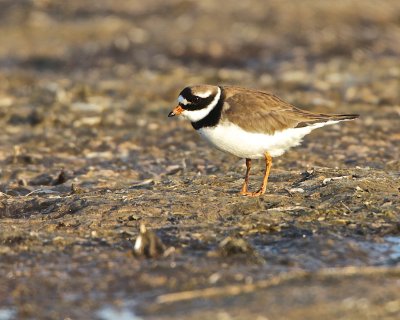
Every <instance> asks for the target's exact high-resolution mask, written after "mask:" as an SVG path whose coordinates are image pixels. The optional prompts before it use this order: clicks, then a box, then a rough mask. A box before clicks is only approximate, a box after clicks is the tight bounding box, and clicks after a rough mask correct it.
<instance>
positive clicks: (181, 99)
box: [178, 96, 189, 106]
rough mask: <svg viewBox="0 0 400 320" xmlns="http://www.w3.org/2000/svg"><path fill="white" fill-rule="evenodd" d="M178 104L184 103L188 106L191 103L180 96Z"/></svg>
mask: <svg viewBox="0 0 400 320" xmlns="http://www.w3.org/2000/svg"><path fill="white" fill-rule="evenodd" d="M178 102H179V103H182V104H183V105H184V106H186V105H187V104H188V103H189V101H187V100H186V99H185V98H184V97H182V96H179V97H178Z"/></svg>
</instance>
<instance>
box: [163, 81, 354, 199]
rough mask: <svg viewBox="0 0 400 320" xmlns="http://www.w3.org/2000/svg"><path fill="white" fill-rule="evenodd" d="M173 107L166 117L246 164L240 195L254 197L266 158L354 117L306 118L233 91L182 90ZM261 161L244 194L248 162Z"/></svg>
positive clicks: (273, 99) (278, 103) (262, 96)
mask: <svg viewBox="0 0 400 320" xmlns="http://www.w3.org/2000/svg"><path fill="white" fill-rule="evenodd" d="M178 103H179V104H178V106H177V107H175V108H174V109H173V110H172V111H171V112H170V113H169V115H168V117H173V116H177V115H182V116H184V117H185V118H187V119H189V121H190V122H191V123H192V126H193V128H194V129H195V130H196V131H197V132H198V133H199V134H200V135H201V136H202V137H203V138H204V139H206V140H207V141H208V142H210V143H211V144H212V145H214V146H215V147H216V148H218V149H219V150H222V151H225V152H228V153H231V154H233V155H235V156H238V157H240V158H244V159H246V168H247V170H246V176H245V178H244V184H243V187H242V190H241V191H240V193H241V194H242V195H246V196H252V197H256V196H260V195H262V194H264V193H265V189H266V188H267V183H268V176H269V172H270V170H271V166H272V157H277V156H280V155H282V154H283V153H284V152H285V151H286V150H288V149H289V148H291V147H294V146H297V145H299V144H300V143H301V140H302V138H303V137H304V136H305V135H307V134H309V133H310V132H311V131H312V130H314V129H317V128H321V127H323V126H326V125H329V124H334V123H338V122H339V121H346V120H353V119H356V118H358V117H359V116H358V115H357V114H323V113H312V112H309V111H305V110H301V109H298V108H296V107H295V106H292V105H291V104H290V103H287V102H285V101H283V100H282V99H280V98H278V97H277V96H274V95H272V94H269V93H266V92H263V91H258V90H254V89H247V88H241V87H234V86H212V85H195V86H191V87H186V88H185V89H183V90H182V91H181V93H180V94H179V97H178ZM260 158H264V159H265V173H264V178H263V182H262V184H261V187H260V189H259V190H258V191H256V192H249V191H248V183H249V173H250V167H251V160H252V159H260Z"/></svg>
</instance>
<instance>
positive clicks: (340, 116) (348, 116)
mask: <svg viewBox="0 0 400 320" xmlns="http://www.w3.org/2000/svg"><path fill="white" fill-rule="evenodd" d="M329 116H330V117H329V120H336V121H343V120H354V119H357V118H359V117H360V115H358V114H332V115H329Z"/></svg>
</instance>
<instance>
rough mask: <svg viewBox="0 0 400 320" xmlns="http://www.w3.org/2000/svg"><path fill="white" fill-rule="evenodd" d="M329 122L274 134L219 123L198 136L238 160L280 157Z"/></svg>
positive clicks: (202, 129)
mask: <svg viewBox="0 0 400 320" xmlns="http://www.w3.org/2000/svg"><path fill="white" fill-rule="evenodd" d="M332 123H336V121H329V122H326V123H318V124H314V125H311V126H308V127H304V128H290V129H286V130H283V131H278V132H275V133H274V134H272V135H270V134H263V133H252V132H247V131H245V130H243V129H242V128H240V127H239V126H237V125H235V124H232V123H220V124H218V125H217V126H215V127H204V128H201V129H199V130H198V132H199V134H200V135H201V136H202V137H203V138H204V139H206V140H207V141H209V142H210V143H211V144H212V145H214V146H215V147H216V148H218V149H220V150H222V151H225V152H228V153H231V154H234V155H235V156H238V157H240V158H249V159H259V158H263V157H264V154H265V152H268V153H269V154H270V155H271V156H272V157H277V156H280V155H282V154H283V153H284V152H285V151H286V150H288V149H289V148H291V147H294V146H297V145H299V144H300V142H301V140H302V138H303V137H304V136H305V135H306V134H309V133H310V132H311V131H312V130H313V129H316V128H319V127H323V126H324V125H327V124H332Z"/></svg>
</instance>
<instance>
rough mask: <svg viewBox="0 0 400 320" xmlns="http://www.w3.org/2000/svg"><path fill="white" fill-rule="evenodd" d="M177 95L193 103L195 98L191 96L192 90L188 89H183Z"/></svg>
mask: <svg viewBox="0 0 400 320" xmlns="http://www.w3.org/2000/svg"><path fill="white" fill-rule="evenodd" d="M179 95H180V96H182V97H184V98H185V99H186V100H187V101H189V102H194V101H195V96H194V95H193V93H192V90H191V89H190V88H189V87H186V88H185V89H183V90H182V91H181V93H180V94H179Z"/></svg>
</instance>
